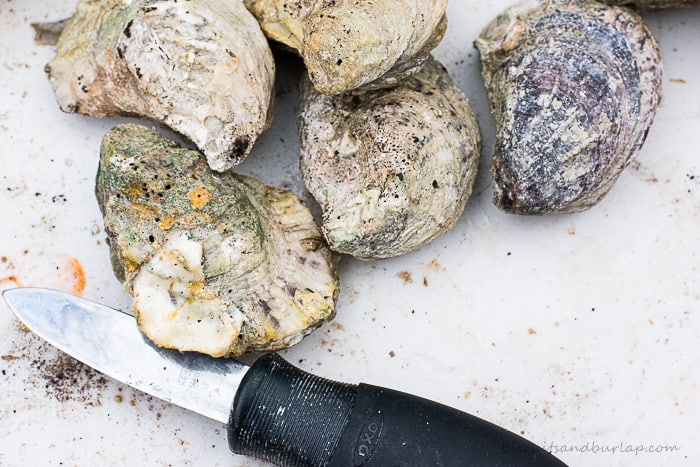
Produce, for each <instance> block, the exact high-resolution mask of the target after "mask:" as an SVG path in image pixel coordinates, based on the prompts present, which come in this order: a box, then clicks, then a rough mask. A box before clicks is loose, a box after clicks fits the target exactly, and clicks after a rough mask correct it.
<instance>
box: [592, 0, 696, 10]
mask: <svg viewBox="0 0 700 467" xmlns="http://www.w3.org/2000/svg"><path fill="white" fill-rule="evenodd" d="M603 3H607V4H608V5H626V6H635V7H638V8H639V9H640V10H661V9H664V8H681V7H686V6H692V5H700V0H603Z"/></svg>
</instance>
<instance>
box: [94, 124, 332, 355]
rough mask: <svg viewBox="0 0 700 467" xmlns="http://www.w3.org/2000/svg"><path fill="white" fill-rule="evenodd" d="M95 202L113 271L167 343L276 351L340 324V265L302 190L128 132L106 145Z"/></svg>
mask: <svg viewBox="0 0 700 467" xmlns="http://www.w3.org/2000/svg"><path fill="white" fill-rule="evenodd" d="M96 194H97V199H98V201H99V205H100V209H101V210H102V213H103V215H104V223H105V231H106V232H107V235H108V238H109V244H110V250H111V258H112V267H113V269H114V273H115V274H116V276H117V278H118V279H119V280H120V281H122V282H123V283H124V285H125V289H126V290H127V291H128V292H129V293H131V295H132V296H133V312H134V314H135V316H136V317H137V319H138V324H139V327H140V329H141V331H142V332H143V333H144V334H145V335H146V336H147V337H149V338H150V339H151V340H152V341H153V342H155V343H156V344H157V345H159V346H163V347H169V348H176V349H179V350H181V351H190V350H191V351H198V352H202V353H207V354H210V355H212V356H215V357H218V356H235V355H240V354H242V353H243V352H245V351H247V350H274V349H279V348H283V347H287V346H290V345H292V344H295V343H296V342H298V341H300V340H301V338H302V337H303V336H304V335H306V334H308V333H309V332H311V331H312V330H313V329H314V328H316V327H318V326H319V325H320V324H321V323H322V322H323V321H325V320H328V319H330V318H332V316H333V314H334V307H335V301H336V297H337V292H338V280H337V276H336V271H335V265H334V261H333V258H332V256H331V252H330V250H329V249H328V247H327V245H326V244H325V242H324V241H323V237H322V235H321V232H320V231H319V229H318V227H317V226H316V224H315V222H314V220H313V218H312V216H311V214H310V212H309V210H308V209H307V208H306V207H305V206H304V205H303V204H302V203H301V201H300V200H299V199H298V198H297V197H296V196H295V195H294V194H293V193H291V192H289V191H283V190H278V189H275V188H270V187H267V186H265V185H263V184H262V183H260V182H259V181H257V180H255V179H252V178H249V177H244V176H239V175H235V174H233V173H231V172H228V173H225V174H216V173H214V172H212V171H210V170H208V168H207V165H206V162H205V161H204V158H203V157H201V155H200V154H199V153H198V152H197V151H193V150H188V149H183V148H181V147H179V146H178V145H177V144H176V143H175V142H173V141H170V140H168V139H166V138H164V137H161V136H159V135H158V134H157V133H156V132H154V131H152V130H149V129H147V128H145V127H143V126H139V125H134V124H124V125H120V126H117V127H115V128H114V129H112V130H111V131H110V132H109V133H108V134H107V135H106V136H105V137H104V139H103V141H102V149H101V157H100V167H99V171H98V174H97V184H96Z"/></svg>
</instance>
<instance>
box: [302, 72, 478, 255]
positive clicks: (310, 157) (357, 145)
mask: <svg viewBox="0 0 700 467" xmlns="http://www.w3.org/2000/svg"><path fill="white" fill-rule="evenodd" d="M300 120H301V124H300V135H301V169H302V173H303V176H304V180H305V182H306V186H307V188H308V189H309V191H310V192H311V194H312V195H313V196H314V197H315V198H316V200H317V201H318V202H319V204H320V205H321V208H322V209H323V223H322V230H323V233H324V235H325V237H326V239H327V240H328V243H329V244H330V246H331V249H333V250H335V251H338V252H341V253H348V254H351V255H354V256H356V257H359V258H386V257H390V256H396V255H400V254H403V253H406V252H408V251H410V250H413V249H415V248H417V247H419V246H421V245H423V244H425V243H427V242H429V241H430V240H432V239H434V238H435V237H437V236H438V235H440V234H442V233H444V232H446V231H448V230H449V229H451V228H452V227H453V226H454V225H455V223H456V222H457V220H458V218H459V216H460V215H461V214H462V211H463V210H464V206H465V204H466V202H467V198H468V197H469V195H470V193H471V189H472V185H473V182H474V178H475V175H476V171H477V167H478V160H479V156H480V147H481V138H480V133H479V127H478V125H477V122H476V120H475V118H474V115H473V114H472V112H471V109H470V108H469V104H468V102H467V100H466V99H465V98H464V95H463V94H462V93H461V92H460V91H459V90H458V89H457V87H456V86H455V85H454V84H453V82H452V80H451V79H450V77H449V75H448V74H447V71H446V70H445V69H444V68H443V67H442V65H440V64H439V63H438V62H437V61H435V60H434V59H432V58H431V59H429V60H428V62H427V63H426V65H425V67H424V68H423V69H422V71H421V72H420V73H418V74H417V75H415V76H413V77H411V78H409V79H408V80H406V81H405V82H404V83H403V84H401V85H400V86H398V87H396V88H393V89H390V90H377V91H374V92H369V93H363V94H353V93H347V94H343V95H339V96H334V97H330V96H326V95H323V94H320V93H319V92H317V91H315V90H314V89H313V87H312V86H311V84H310V83H309V81H308V80H305V82H304V83H303V89H302V109H301V118H300Z"/></svg>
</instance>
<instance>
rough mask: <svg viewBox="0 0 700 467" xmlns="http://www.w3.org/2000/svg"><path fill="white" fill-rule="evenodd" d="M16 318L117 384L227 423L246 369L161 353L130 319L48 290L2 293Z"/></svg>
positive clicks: (167, 351)
mask: <svg viewBox="0 0 700 467" xmlns="http://www.w3.org/2000/svg"><path fill="white" fill-rule="evenodd" d="M2 295H3V297H4V298H5V301H6V302H7V304H8V305H9V306H10V308H11V309H12V311H14V312H15V314H16V315H17V317H18V318H19V319H20V320H21V321H22V322H23V323H24V324H25V325H26V326H27V327H28V328H29V329H31V330H32V331H33V332H34V333H36V334H37V335H38V336H40V337H42V338H43V339H45V340H47V341H48V342H49V343H51V344H53V345H54V346H56V347H57V348H59V349H60V350H62V351H64V352H66V353H67V354H69V355H71V356H73V357H74V358H76V359H78V360H80V361H81V362H83V363H85V364H87V365H89V366H91V367H93V368H95V369H96V370H98V371H100V372H102V373H104V374H105V375H108V376H110V377H112V378H114V379H116V380H118V381H121V382H123V383H126V384H128V385H129V386H132V387H134V388H137V389H139V390H141V391H143V392H146V393H148V394H151V395H153V396H155V397H158V398H160V399H163V400H166V401H168V402H172V403H174V404H177V405H179V406H181V407H184V408H186V409H189V410H192V411H194V412H197V413H200V414H202V415H205V416H207V417H209V418H213V419H214V420H219V421H220V422H223V423H228V417H229V413H230V410H231V404H232V403H233V398H234V396H235V394H236V391H237V390H238V386H239V385H240V382H241V379H242V378H243V375H245V373H246V372H247V371H248V366H247V365H245V364H243V363H240V362H237V361H235V360H229V359H223V358H212V357H209V356H208V355H203V354H197V353H182V352H178V351H176V350H170V349H161V348H158V347H156V346H155V345H154V344H152V343H151V342H150V341H149V340H148V339H146V338H145V336H143V334H141V332H140V331H139V329H138V327H137V324H136V320H135V319H134V317H133V316H131V315H128V314H126V313H123V312H121V311H118V310H115V309H112V308H109V307H106V306H104V305H100V304H98V303H95V302H91V301H89V300H85V299H83V298H79V297H75V296H73V295H68V294H65V293H62V292H57V291H54V290H49V289H40V288H16V289H9V290H5V291H4V292H3V294H2Z"/></svg>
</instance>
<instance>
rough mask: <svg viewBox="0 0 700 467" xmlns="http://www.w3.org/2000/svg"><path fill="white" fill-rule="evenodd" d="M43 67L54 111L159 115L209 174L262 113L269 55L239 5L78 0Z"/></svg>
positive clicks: (255, 131) (245, 141) (240, 145)
mask: <svg viewBox="0 0 700 467" xmlns="http://www.w3.org/2000/svg"><path fill="white" fill-rule="evenodd" d="M46 73H47V74H48V77H49V81H50V83H51V86H52V88H53V90H54V93H55V95H56V98H57V100H58V103H59V105H60V107H61V109H62V110H64V111H66V112H75V113H81V114H86V115H92V116H95V117H105V116H109V115H139V116H144V117H147V118H149V119H153V120H156V121H159V122H162V123H164V124H166V125H168V126H169V127H171V128H172V129H174V130H175V131H177V132H179V133H181V134H183V135H184V136H186V137H187V138H189V139H191V140H192V141H193V142H194V143H195V144H196V145H197V147H198V148H200V150H201V151H202V152H204V154H206V156H207V160H208V162H209V165H210V166H211V168H212V169H214V170H218V171H223V170H226V169H229V168H231V167H232V166H234V165H235V164H237V163H239V162H240V161H241V160H242V159H243V158H244V157H245V156H246V155H247V154H248V152H249V151H250V149H251V147H252V145H253V143H254V142H255V140H256V139H257V138H258V136H259V135H260V133H261V132H262V131H264V129H265V128H266V127H267V126H268V124H269V120H270V118H271V111H270V104H271V100H272V90H273V80H274V63H273V59H272V53H271V51H270V49H269V46H268V43H267V40H266V39H265V37H264V35H263V34H262V32H261V31H260V27H259V26H258V24H257V23H256V21H255V18H253V16H252V15H251V14H250V13H249V12H248V11H247V10H246V9H245V7H244V6H243V4H242V3H241V2H236V1H222V0H206V1H205V0H190V1H187V2H171V1H154V0H134V1H128V2H127V1H124V0H82V1H81V2H80V3H78V6H77V10H76V12H75V14H74V15H73V16H72V17H71V18H70V19H69V20H68V21H67V23H66V25H65V29H64V30H63V32H62V34H61V36H60V38H59V40H58V44H57V54H56V56H55V57H54V58H53V59H52V60H51V61H50V62H49V63H48V65H47V66H46Z"/></svg>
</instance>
